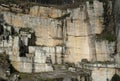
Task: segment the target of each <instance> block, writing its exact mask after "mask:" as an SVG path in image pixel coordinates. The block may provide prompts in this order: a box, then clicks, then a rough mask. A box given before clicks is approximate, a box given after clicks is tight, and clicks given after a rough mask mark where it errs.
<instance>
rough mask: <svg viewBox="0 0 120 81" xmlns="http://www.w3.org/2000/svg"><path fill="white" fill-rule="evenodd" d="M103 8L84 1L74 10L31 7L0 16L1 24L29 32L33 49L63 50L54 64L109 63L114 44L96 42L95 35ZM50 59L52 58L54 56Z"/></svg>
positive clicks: (99, 3) (99, 31)
mask: <svg viewBox="0 0 120 81" xmlns="http://www.w3.org/2000/svg"><path fill="white" fill-rule="evenodd" d="M103 6H104V3H103V2H100V1H98V0H94V1H93V3H90V2H88V1H87V2H86V3H84V4H82V5H79V6H78V7H77V8H68V9H57V8H53V7H49V8H48V7H39V6H34V7H32V8H30V13H29V14H19V13H18V14H14V13H10V12H2V14H3V17H4V20H5V22H7V23H8V24H11V25H13V26H14V27H18V28H20V27H23V28H25V27H30V28H32V29H33V30H34V31H35V35H36V45H37V46H39V47H41V48H42V47H46V49H45V51H47V49H48V48H56V47H57V46H60V47H61V48H63V50H64V51H63V50H62V52H60V54H61V55H60V54H59V55H58V56H59V57H60V59H58V60H62V58H63V60H64V62H73V63H77V62H80V61H81V60H82V59H87V60H88V61H111V57H110V54H111V53H113V50H114V44H115V43H114V42H108V41H107V40H100V41H98V40H97V39H96V34H101V33H102V31H103V30H104V17H103V14H104V7H103ZM49 50H50V51H51V50H52V49H49ZM50 55H51V57H55V55H54V53H52V54H50ZM62 55H63V56H62ZM99 57H101V58H99ZM54 59H56V58H54ZM54 63H55V62H54ZM59 63H61V61H59Z"/></svg>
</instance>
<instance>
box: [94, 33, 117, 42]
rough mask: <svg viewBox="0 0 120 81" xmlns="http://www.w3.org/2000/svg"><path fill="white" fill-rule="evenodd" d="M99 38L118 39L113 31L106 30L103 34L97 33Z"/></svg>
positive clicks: (111, 40)
mask: <svg viewBox="0 0 120 81" xmlns="http://www.w3.org/2000/svg"><path fill="white" fill-rule="evenodd" d="M96 36H97V39H98V40H108V41H109V42H113V41H115V40H116V36H115V34H113V33H112V32H111V31H105V32H103V33H102V34H98V35H96Z"/></svg>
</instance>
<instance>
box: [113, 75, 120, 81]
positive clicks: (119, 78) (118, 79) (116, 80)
mask: <svg viewBox="0 0 120 81" xmlns="http://www.w3.org/2000/svg"><path fill="white" fill-rule="evenodd" d="M111 81H120V76H119V75H118V74H114V75H113V77H112V79H111Z"/></svg>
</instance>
